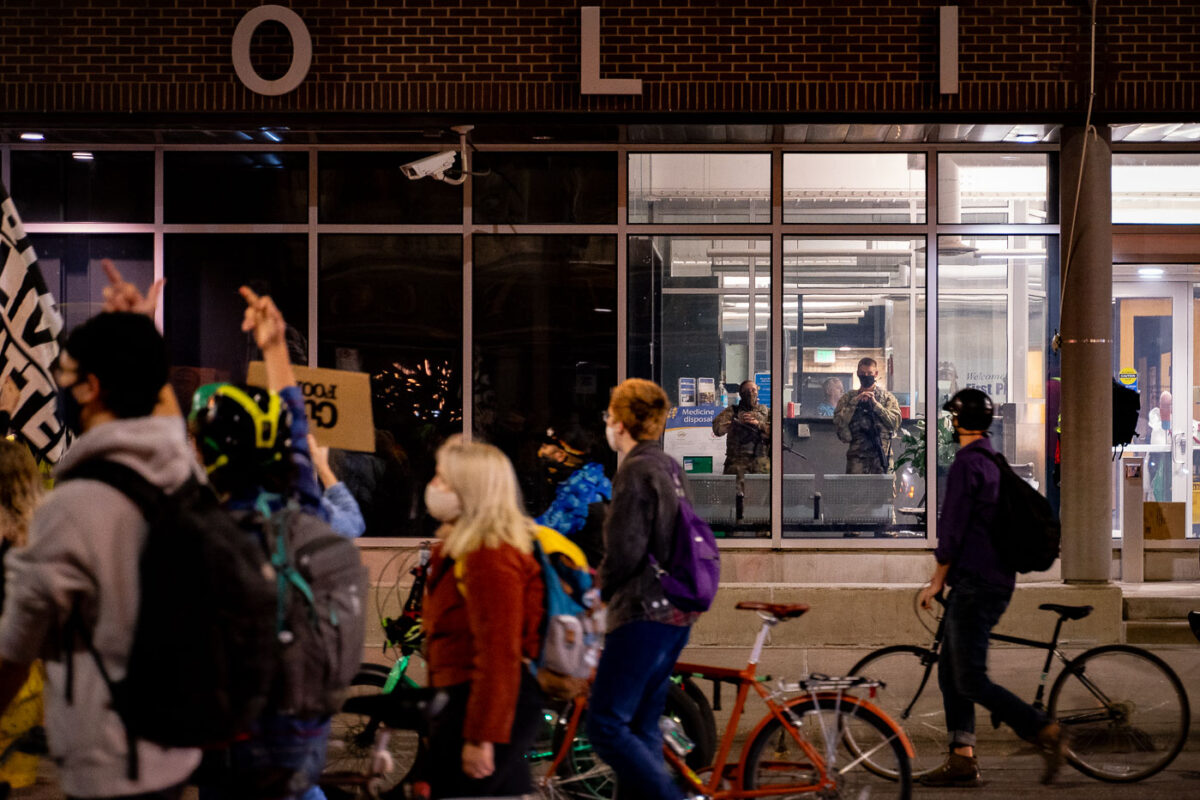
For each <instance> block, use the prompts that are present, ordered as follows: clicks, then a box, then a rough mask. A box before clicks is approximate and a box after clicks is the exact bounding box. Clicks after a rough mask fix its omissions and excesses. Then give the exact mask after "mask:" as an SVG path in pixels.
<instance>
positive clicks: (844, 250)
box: [783, 236, 925, 288]
mask: <svg viewBox="0 0 1200 800" xmlns="http://www.w3.org/2000/svg"><path fill="white" fill-rule="evenodd" d="M783 281H784V284H783V285H784V287H785V288H798V287H805V288H807V287H813V286H834V287H836V286H861V287H865V288H871V287H907V286H924V285H925V239H924V238H920V239H910V238H905V237H899V236H897V237H886V238H871V239H834V238H829V237H811V236H805V237H798V236H789V237H786V238H785V239H784V240H783Z"/></svg>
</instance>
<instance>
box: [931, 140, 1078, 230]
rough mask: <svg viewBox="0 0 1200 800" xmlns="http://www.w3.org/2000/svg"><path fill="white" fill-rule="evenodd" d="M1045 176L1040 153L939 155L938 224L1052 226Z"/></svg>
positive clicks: (1044, 156) (1047, 169) (1043, 157)
mask: <svg viewBox="0 0 1200 800" xmlns="http://www.w3.org/2000/svg"><path fill="white" fill-rule="evenodd" d="M1049 175H1050V157H1049V155H1048V154H1046V153H941V154H940V155H938V179H937V180H938V222H942V223H948V224H957V223H998V224H1003V223H1045V222H1053V221H1055V215H1054V209H1053V207H1052V206H1051V205H1050V204H1049V202H1048V200H1047V198H1048V197H1049V183H1048V181H1049Z"/></svg>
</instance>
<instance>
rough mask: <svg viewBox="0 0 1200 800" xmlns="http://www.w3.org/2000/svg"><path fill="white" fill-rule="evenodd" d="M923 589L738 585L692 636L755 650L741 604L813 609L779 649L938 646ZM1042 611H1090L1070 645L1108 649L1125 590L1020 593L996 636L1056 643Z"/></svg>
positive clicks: (1068, 638) (1066, 633)
mask: <svg viewBox="0 0 1200 800" xmlns="http://www.w3.org/2000/svg"><path fill="white" fill-rule="evenodd" d="M921 585H922V584H918V583H911V584H899V583H895V584H893V583H877V584H843V585H830V584H782V583H738V584H732V585H727V586H722V587H721V589H720V591H719V592H718V593H717V599H716V601H715V602H714V603H713V607H712V609H711V610H710V611H709V612H708V613H707V614H705V615H704V616H702V617H701V618H700V621H699V622H698V623H696V627H695V628H694V629H693V631H692V639H691V642H692V645H693V646H696V647H706V646H734V645H737V644H739V643H741V644H744V646H745V647H747V648H749V646H750V645H751V644H752V643H753V641H754V635H755V633H756V632H757V630H758V625H759V623H758V618H757V617H756V616H755V615H754V614H753V612H749V611H739V610H737V609H735V608H734V606H735V605H736V604H737V603H738V602H739V601H742V600H759V601H765V602H772V603H807V604H808V605H810V606H812V610H811V611H809V612H808V613H807V614H805V615H804V616H803V617H801V618H800V619H797V620H791V621H789V622H785V623H783V624H781V625H779V626H777V627H776V628H775V629H774V630H773V631H772V634H771V637H772V641H773V642H774V643H775V644H777V645H780V646H794V647H838V646H859V647H870V646H880V645H887V644H912V643H916V642H924V641H927V640H929V639H930V638H931V636H930V634H929V632H928V631H926V629H925V628H924V627H923V626H922V625H921V623H920V620H919V619H918V618H917V615H916V613H915V611H914V600H915V597H916V594H917V592H918V591H919V590H920V588H921ZM1041 603H1061V604H1065V605H1091V606H1094V607H1095V610H1094V611H1093V612H1092V613H1091V615H1090V616H1088V617H1087V618H1086V619H1082V620H1079V621H1077V622H1068V623H1066V624H1064V626H1063V631H1062V634H1061V639H1062V641H1064V642H1079V643H1094V644H1104V643H1110V642H1119V641H1121V634H1122V629H1121V621H1122V620H1121V590H1120V588H1118V587H1117V586H1115V585H1112V584H1101V585H1096V586H1068V585H1064V584H1061V583H1022V584H1018V585H1017V590H1016V592H1015V593H1014V595H1013V601H1012V604H1011V605H1010V606H1009V609H1008V611H1007V612H1006V613H1005V615H1004V618H1003V619H1002V620H1001V622H1000V625H999V626H998V627H997V629H996V630H997V631H998V632H1000V633H1008V634H1011V635H1014V636H1025V637H1028V638H1034V639H1038V638H1047V639H1048V638H1049V637H1050V634H1051V633H1052V632H1053V630H1054V620H1055V616H1054V615H1053V614H1051V613H1050V612H1047V611H1039V610H1038V605H1040V604H1041Z"/></svg>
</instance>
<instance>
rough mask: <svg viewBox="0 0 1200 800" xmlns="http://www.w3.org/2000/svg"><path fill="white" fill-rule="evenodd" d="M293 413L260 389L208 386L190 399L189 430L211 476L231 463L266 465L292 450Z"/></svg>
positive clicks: (244, 386)
mask: <svg viewBox="0 0 1200 800" xmlns="http://www.w3.org/2000/svg"><path fill="white" fill-rule="evenodd" d="M291 422H292V420H291V414H290V413H289V412H288V409H287V406H286V405H284V403H283V401H282V399H280V397H279V394H278V393H276V392H272V391H269V390H267V389H264V388H262V387H261V386H247V385H238V384H232V383H209V384H206V385H204V386H201V387H200V388H199V389H197V390H196V392H195V394H194V395H192V408H191V411H190V413H189V414H188V430H190V431H191V433H192V436H194V437H195V439H196V447H197V449H198V450H199V452H200V458H201V460H202V461H203V462H204V466H205V468H206V469H207V470H208V473H209V475H213V474H214V473H217V472H219V471H221V470H222V469H223V468H225V467H227V466H229V465H234V466H236V467H266V466H269V465H271V464H273V463H276V462H280V461H283V460H284V459H285V458H286V456H287V453H288V451H289V450H290V449H291V446H292V442H291Z"/></svg>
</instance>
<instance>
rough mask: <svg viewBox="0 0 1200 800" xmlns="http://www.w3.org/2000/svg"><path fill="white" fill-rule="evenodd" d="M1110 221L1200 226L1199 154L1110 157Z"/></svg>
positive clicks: (1128, 154) (1144, 154) (1148, 154)
mask: <svg viewBox="0 0 1200 800" xmlns="http://www.w3.org/2000/svg"><path fill="white" fill-rule="evenodd" d="M1112 221H1113V222H1115V223H1122V222H1124V223H1142V224H1154V225H1163V224H1183V223H1191V224H1195V223H1197V222H1200V153H1113V156H1112Z"/></svg>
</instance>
